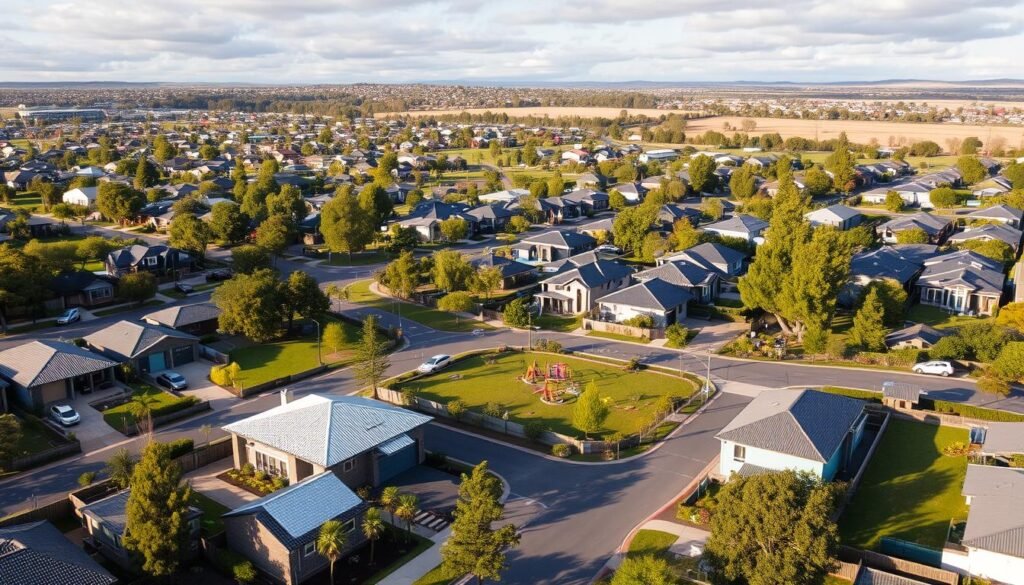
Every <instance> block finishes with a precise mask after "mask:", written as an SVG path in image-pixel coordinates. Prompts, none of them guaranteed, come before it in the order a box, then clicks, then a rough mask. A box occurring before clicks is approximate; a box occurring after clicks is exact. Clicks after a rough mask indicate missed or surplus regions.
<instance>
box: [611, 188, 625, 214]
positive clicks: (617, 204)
mask: <svg viewBox="0 0 1024 585" xmlns="http://www.w3.org/2000/svg"><path fill="white" fill-rule="evenodd" d="M627 205H629V202H627V201H626V196H625V195H623V194H622V192H620V191H619V190H618V189H612V190H611V191H609V192H608V206H609V207H611V208H612V209H613V210H615V211H621V210H623V209H625V208H626V206H627Z"/></svg>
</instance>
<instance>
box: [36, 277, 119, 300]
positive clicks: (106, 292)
mask: <svg viewBox="0 0 1024 585" xmlns="http://www.w3.org/2000/svg"><path fill="white" fill-rule="evenodd" d="M114 282H115V281H114V279H113V278H111V277H109V276H102V275H97V274H93V273H92V272H89V271H87V270H71V271H67V272H61V273H60V274H58V275H57V276H55V277H53V280H51V281H50V290H51V291H53V293H54V294H55V295H57V298H58V299H60V302H61V307H63V308H65V309H66V308H68V307H96V306H99V305H105V304H107V303H110V302H112V301H113V300H114V292H115V291H114Z"/></svg>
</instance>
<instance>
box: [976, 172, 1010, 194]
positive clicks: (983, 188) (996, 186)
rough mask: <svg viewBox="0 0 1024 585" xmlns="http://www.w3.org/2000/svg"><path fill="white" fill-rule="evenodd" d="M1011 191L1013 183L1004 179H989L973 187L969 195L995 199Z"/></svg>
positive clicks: (1000, 177)
mask: <svg viewBox="0 0 1024 585" xmlns="http://www.w3.org/2000/svg"><path fill="white" fill-rule="evenodd" d="M1012 190H1013V182H1012V181H1010V180H1009V179H1007V178H1006V177H1003V176H999V177H991V178H988V179H985V180H984V181H982V182H980V183H978V184H977V185H975V186H974V189H973V190H972V191H971V194H972V195H974V196H975V197H982V198H984V197H996V196H998V195H1002V194H1003V193H1008V192H1009V191H1012Z"/></svg>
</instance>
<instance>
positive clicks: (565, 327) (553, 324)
mask: <svg viewBox="0 0 1024 585" xmlns="http://www.w3.org/2000/svg"><path fill="white" fill-rule="evenodd" d="M533 324H534V325H535V326H537V327H540V328H541V329H544V330H547V331H559V332H561V333H569V332H570V331H575V330H577V329H579V328H580V327H581V326H582V325H583V314H582V313H581V314H579V315H573V316H570V317H565V316H562V315H541V316H540V317H534V318H533Z"/></svg>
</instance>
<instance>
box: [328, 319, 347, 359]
mask: <svg viewBox="0 0 1024 585" xmlns="http://www.w3.org/2000/svg"><path fill="white" fill-rule="evenodd" d="M346 340H347V337H346V335H345V328H344V327H342V326H341V323H338V322H337V321H331V322H329V323H328V324H327V325H325V326H324V336H323V342H324V345H326V346H327V347H329V348H331V353H333V354H337V353H338V352H339V351H341V348H342V347H344V346H345V342H346Z"/></svg>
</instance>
